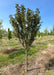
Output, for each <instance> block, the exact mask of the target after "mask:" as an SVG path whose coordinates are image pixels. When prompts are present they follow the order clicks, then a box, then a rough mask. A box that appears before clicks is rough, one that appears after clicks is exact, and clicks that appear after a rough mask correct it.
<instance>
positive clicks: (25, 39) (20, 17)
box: [9, 4, 41, 46]
mask: <svg viewBox="0 0 54 75" xmlns="http://www.w3.org/2000/svg"><path fill="white" fill-rule="evenodd" d="M39 13H40V11H39V9H38V8H37V9H36V11H35V12H34V11H32V10H31V9H29V8H28V9H27V10H26V8H25V7H24V5H21V6H19V4H16V13H15V15H14V16H12V15H10V16H9V17H10V23H11V25H12V26H13V28H14V29H15V31H16V33H17V36H18V38H19V40H20V42H21V43H22V45H23V46H25V45H27V44H28V46H31V44H32V42H33V41H34V38H35V37H36V34H37V32H38V30H39V28H40V26H41V22H40V20H41V17H40V16H39Z"/></svg>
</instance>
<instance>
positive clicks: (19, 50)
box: [0, 36, 54, 75]
mask: <svg viewBox="0 0 54 75" xmlns="http://www.w3.org/2000/svg"><path fill="white" fill-rule="evenodd" d="M48 45H49V46H50V45H54V36H43V37H36V38H35V41H34V42H33V44H32V46H31V48H30V50H29V51H28V61H29V62H31V61H32V60H33V59H35V57H36V56H38V55H40V54H41V52H43V51H47V49H48ZM25 62H26V50H25V49H24V48H23V47H22V45H21V44H20V42H19V40H18V39H17V38H12V39H10V40H8V39H7V38H6V37H4V38H2V39H1V40H0V69H2V68H3V67H7V66H8V65H10V64H12V65H15V64H22V63H23V64H25ZM53 63H54V60H53ZM53 66H54V65H53ZM28 75H29V74H28ZM46 75H54V70H49V71H47V72H46Z"/></svg>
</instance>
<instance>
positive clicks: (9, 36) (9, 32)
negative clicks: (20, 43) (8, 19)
mask: <svg viewBox="0 0 54 75" xmlns="http://www.w3.org/2000/svg"><path fill="white" fill-rule="evenodd" d="M11 38H12V35H11V31H10V29H9V28H8V39H9V40H10V39H11Z"/></svg>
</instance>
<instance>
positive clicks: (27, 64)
mask: <svg viewBox="0 0 54 75" xmlns="http://www.w3.org/2000/svg"><path fill="white" fill-rule="evenodd" d="M26 75H28V49H26Z"/></svg>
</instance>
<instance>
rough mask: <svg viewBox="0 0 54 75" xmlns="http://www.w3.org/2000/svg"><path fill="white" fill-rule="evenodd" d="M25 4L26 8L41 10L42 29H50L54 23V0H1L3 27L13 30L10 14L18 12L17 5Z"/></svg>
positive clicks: (0, 11) (0, 17) (0, 15)
mask: <svg viewBox="0 0 54 75" xmlns="http://www.w3.org/2000/svg"><path fill="white" fill-rule="evenodd" d="M16 4H19V5H21V4H23V5H24V6H25V8H30V9H32V10H33V11H35V9H36V8H39V10H40V16H41V21H42V22H43V23H42V25H41V28H40V31H41V32H42V31H44V30H45V29H46V28H47V29H48V30H49V31H50V30H51V29H52V28H53V25H54V0H0V20H1V19H2V20H3V28H4V29H6V30H8V28H10V29H11V30H12V26H11V24H10V22H9V15H14V14H15V12H16V9H15V5H16Z"/></svg>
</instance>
